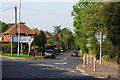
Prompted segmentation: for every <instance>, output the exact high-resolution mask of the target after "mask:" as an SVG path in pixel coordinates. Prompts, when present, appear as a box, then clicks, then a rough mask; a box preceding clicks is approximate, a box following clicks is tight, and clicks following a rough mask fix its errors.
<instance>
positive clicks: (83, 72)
mask: <svg viewBox="0 0 120 80" xmlns="http://www.w3.org/2000/svg"><path fill="white" fill-rule="evenodd" d="M76 69H77V70H79V71H80V72H82V74H84V75H90V74H87V73H85V71H84V70H82V69H80V68H78V66H77V67H76ZM93 76H95V75H93ZM95 77H97V78H105V77H100V76H95Z"/></svg>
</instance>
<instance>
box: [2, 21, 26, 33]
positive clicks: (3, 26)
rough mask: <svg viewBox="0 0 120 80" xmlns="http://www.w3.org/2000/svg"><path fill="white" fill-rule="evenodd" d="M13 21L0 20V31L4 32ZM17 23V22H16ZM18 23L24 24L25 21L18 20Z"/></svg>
mask: <svg viewBox="0 0 120 80" xmlns="http://www.w3.org/2000/svg"><path fill="white" fill-rule="evenodd" d="M14 24H15V23H5V22H1V21H0V31H2V33H4V32H5V31H6V30H8V29H9V28H10V27H11V26H13V25H14ZM17 24H19V23H17ZM20 24H25V22H20Z"/></svg>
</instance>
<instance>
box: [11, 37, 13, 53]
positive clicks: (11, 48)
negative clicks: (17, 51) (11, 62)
mask: <svg viewBox="0 0 120 80" xmlns="http://www.w3.org/2000/svg"><path fill="white" fill-rule="evenodd" d="M12 48H13V47H12V36H11V55H12V53H13V51H12Z"/></svg>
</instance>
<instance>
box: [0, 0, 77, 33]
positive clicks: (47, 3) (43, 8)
mask: <svg viewBox="0 0 120 80" xmlns="http://www.w3.org/2000/svg"><path fill="white" fill-rule="evenodd" d="M19 1H20V0H19ZM19 1H17V0H16V1H10V2H9V0H7V1H6V0H4V2H2V8H0V10H1V11H2V15H1V16H2V17H0V20H1V21H3V22H6V23H14V22H15V20H14V7H15V6H17V9H18V14H19V6H20V3H19ZM76 3H77V0H69V1H68V0H34V1H33V0H31V1H29V2H28V1H27V0H24V2H23V0H21V17H20V21H21V22H25V23H26V25H27V26H28V27H30V28H38V29H40V30H48V31H50V32H53V31H54V28H53V26H54V25H60V26H61V27H62V28H64V27H66V28H69V29H70V30H73V25H72V22H73V17H72V16H71V12H72V6H73V5H75V4H76ZM18 18H19V16H18ZM18 21H19V20H18Z"/></svg>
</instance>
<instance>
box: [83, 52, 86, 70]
mask: <svg viewBox="0 0 120 80" xmlns="http://www.w3.org/2000/svg"><path fill="white" fill-rule="evenodd" d="M83 55H84V57H83V67H84V68H86V54H85V53H84V54H83Z"/></svg>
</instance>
